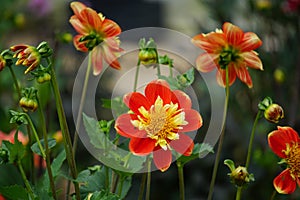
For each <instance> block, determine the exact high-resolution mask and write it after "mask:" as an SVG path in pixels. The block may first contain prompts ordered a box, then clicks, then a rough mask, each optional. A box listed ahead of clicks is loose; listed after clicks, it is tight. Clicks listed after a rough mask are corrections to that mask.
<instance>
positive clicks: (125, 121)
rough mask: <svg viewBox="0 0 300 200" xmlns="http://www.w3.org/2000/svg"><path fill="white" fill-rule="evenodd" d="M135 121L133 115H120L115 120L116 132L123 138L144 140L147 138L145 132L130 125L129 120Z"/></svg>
mask: <svg viewBox="0 0 300 200" xmlns="http://www.w3.org/2000/svg"><path fill="white" fill-rule="evenodd" d="M135 119H137V117H136V115H134V114H123V115H120V116H119V117H118V118H117V120H116V123H115V129H116V131H117V132H118V133H119V134H120V135H122V136H123V137H128V138H132V137H135V138H145V137H147V136H146V132H145V131H141V130H139V129H137V128H135V127H134V126H133V125H132V123H131V120H135Z"/></svg>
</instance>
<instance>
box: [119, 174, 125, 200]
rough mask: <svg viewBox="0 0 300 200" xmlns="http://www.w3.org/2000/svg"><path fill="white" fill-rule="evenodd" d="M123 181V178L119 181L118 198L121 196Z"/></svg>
mask: <svg viewBox="0 0 300 200" xmlns="http://www.w3.org/2000/svg"><path fill="white" fill-rule="evenodd" d="M124 180H125V177H124V176H122V177H121V180H120V184H119V188H118V195H119V197H121V195H122V190H123V185H124Z"/></svg>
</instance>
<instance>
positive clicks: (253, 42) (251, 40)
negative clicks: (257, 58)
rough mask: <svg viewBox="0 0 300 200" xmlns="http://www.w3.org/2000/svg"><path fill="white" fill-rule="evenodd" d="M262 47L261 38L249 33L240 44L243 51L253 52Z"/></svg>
mask: <svg viewBox="0 0 300 200" xmlns="http://www.w3.org/2000/svg"><path fill="white" fill-rule="evenodd" d="M261 45H262V41H261V40H260V39H259V37H258V36H257V35H256V34H255V33H252V32H247V33H245V34H244V38H243V40H242V41H241V43H240V44H239V47H240V49H241V51H251V50H254V49H256V48H258V47H260V46H261Z"/></svg>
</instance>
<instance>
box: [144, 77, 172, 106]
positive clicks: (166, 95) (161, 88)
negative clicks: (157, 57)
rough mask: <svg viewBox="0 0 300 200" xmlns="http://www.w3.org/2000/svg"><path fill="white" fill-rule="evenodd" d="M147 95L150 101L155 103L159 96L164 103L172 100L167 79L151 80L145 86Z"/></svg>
mask: <svg viewBox="0 0 300 200" xmlns="http://www.w3.org/2000/svg"><path fill="white" fill-rule="evenodd" d="M145 96H146V97H147V99H148V100H149V103H150V104H151V105H153V104H154V103H155V101H156V99H157V97H158V96H160V98H161V99H162V100H163V102H164V105H165V104H169V103H170V102H171V96H172V93H171V90H170V86H169V84H168V83H167V82H166V81H165V80H161V79H158V80H154V81H152V82H150V83H149V84H148V85H147V86H146V88H145Z"/></svg>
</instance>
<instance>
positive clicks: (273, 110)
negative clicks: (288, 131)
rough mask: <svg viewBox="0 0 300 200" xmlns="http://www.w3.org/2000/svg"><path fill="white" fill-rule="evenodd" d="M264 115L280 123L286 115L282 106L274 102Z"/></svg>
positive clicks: (269, 119) (271, 120)
mask: <svg viewBox="0 0 300 200" xmlns="http://www.w3.org/2000/svg"><path fill="white" fill-rule="evenodd" d="M264 117H265V118H266V119H267V120H268V121H270V122H274V123H278V122H279V120H280V119H282V118H283V117H284V112H283V109H282V107H281V106H279V105H278V104H275V103H273V104H271V105H270V106H269V107H268V108H267V109H266V110H265V112H264Z"/></svg>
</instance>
